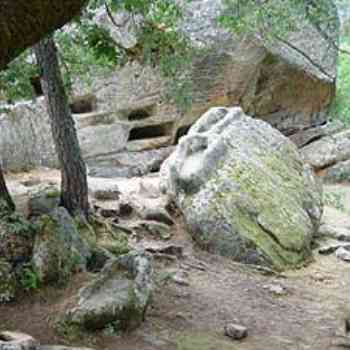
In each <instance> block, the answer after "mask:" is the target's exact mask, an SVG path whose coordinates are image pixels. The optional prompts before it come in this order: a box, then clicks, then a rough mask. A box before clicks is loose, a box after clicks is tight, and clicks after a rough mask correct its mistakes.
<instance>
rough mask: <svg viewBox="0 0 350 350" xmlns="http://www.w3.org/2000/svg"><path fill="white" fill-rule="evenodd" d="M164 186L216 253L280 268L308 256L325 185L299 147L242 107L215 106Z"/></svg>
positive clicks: (170, 163) (184, 144) (171, 162)
mask: <svg viewBox="0 0 350 350" xmlns="http://www.w3.org/2000/svg"><path fill="white" fill-rule="evenodd" d="M161 176H162V177H163V182H162V185H161V186H162V189H163V191H166V192H167V193H168V195H169V196H170V198H172V199H174V200H175V202H176V203H177V205H178V206H179V207H180V209H181V210H182V212H183V214H184V217H185V221H186V223H187V225H188V228H189V230H190V232H191V233H192V236H193V238H194V239H195V240H196V241H197V242H198V243H199V244H200V245H201V246H202V247H204V248H206V249H207V250H209V251H210V252H213V253H218V254H221V255H224V256H229V257H232V258H233V259H234V260H238V261H241V262H245V263H257V264H263V265H270V266H274V267H275V268H278V269H283V268H285V267H288V266H296V265H297V264H299V263H301V262H302V261H304V260H305V259H306V258H307V257H308V256H309V255H310V242H311V239H312V237H313V235H314V233H315V232H316V231H317V229H318V227H319V224H320V218H321V215H322V194H321V188H320V187H319V185H318V183H317V182H316V180H315V178H314V177H313V175H312V173H311V171H310V168H309V167H307V166H305V165H304V163H303V162H302V159H301V157H300V155H299V153H298V150H297V148H296V147H295V146H294V145H293V144H292V142H291V141H289V140H288V139H287V138H286V137H284V136H283V135H282V134H280V133H279V132H278V131H277V130H275V129H273V128H272V127H271V126H269V125H268V124H267V123H265V122H263V121H260V120H256V119H253V118H250V117H247V116H245V115H244V113H243V112H242V110H241V109H240V108H232V109H226V108H213V109H211V110H210V111H208V112H207V113H206V114H205V115H203V116H202V118H201V119H200V120H199V121H197V123H196V124H195V125H194V126H193V127H192V128H191V130H190V131H189V134H188V135H187V136H185V137H183V138H182V139H181V140H180V143H179V145H178V147H177V149H176V151H175V152H174V153H173V154H172V155H171V156H170V157H169V158H168V159H167V160H166V162H165V163H164V164H163V166H162V169H161Z"/></svg>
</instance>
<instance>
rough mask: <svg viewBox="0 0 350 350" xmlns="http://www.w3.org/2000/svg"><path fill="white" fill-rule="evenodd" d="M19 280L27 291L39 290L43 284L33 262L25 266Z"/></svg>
mask: <svg viewBox="0 0 350 350" xmlns="http://www.w3.org/2000/svg"><path fill="white" fill-rule="evenodd" d="M19 281H20V284H21V287H22V288H23V289H24V290H26V291H30V290H38V289H39V288H40V285H41V280H40V276H39V274H38V272H37V271H36V270H35V268H34V267H33V266H31V264H28V265H26V266H24V268H23V270H22V272H21V276H20V279H19Z"/></svg>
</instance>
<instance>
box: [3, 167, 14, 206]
mask: <svg viewBox="0 0 350 350" xmlns="http://www.w3.org/2000/svg"><path fill="white" fill-rule="evenodd" d="M0 200H4V201H5V202H6V204H7V207H8V209H9V210H11V211H14V210H15V204H14V203H13V200H12V198H11V196H10V194H9V191H8V190H7V186H6V183H5V178H4V174H3V173H2V168H1V164H0Z"/></svg>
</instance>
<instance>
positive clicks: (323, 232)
mask: <svg viewBox="0 0 350 350" xmlns="http://www.w3.org/2000/svg"><path fill="white" fill-rule="evenodd" d="M317 236H319V237H328V238H333V239H336V240H338V241H342V242H350V229H348V228H346V227H341V226H339V227H337V226H335V225H330V224H322V225H321V226H320V228H319V230H318V233H317Z"/></svg>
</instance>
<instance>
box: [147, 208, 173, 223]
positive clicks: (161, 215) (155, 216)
mask: <svg viewBox="0 0 350 350" xmlns="http://www.w3.org/2000/svg"><path fill="white" fill-rule="evenodd" d="M141 216H142V218H143V219H144V220H150V221H158V222H160V223H163V224H165V225H169V226H171V225H174V221H173V219H172V218H171V216H170V215H169V214H168V212H167V211H166V210H165V209H163V208H145V209H144V211H143V212H142V213H141Z"/></svg>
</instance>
